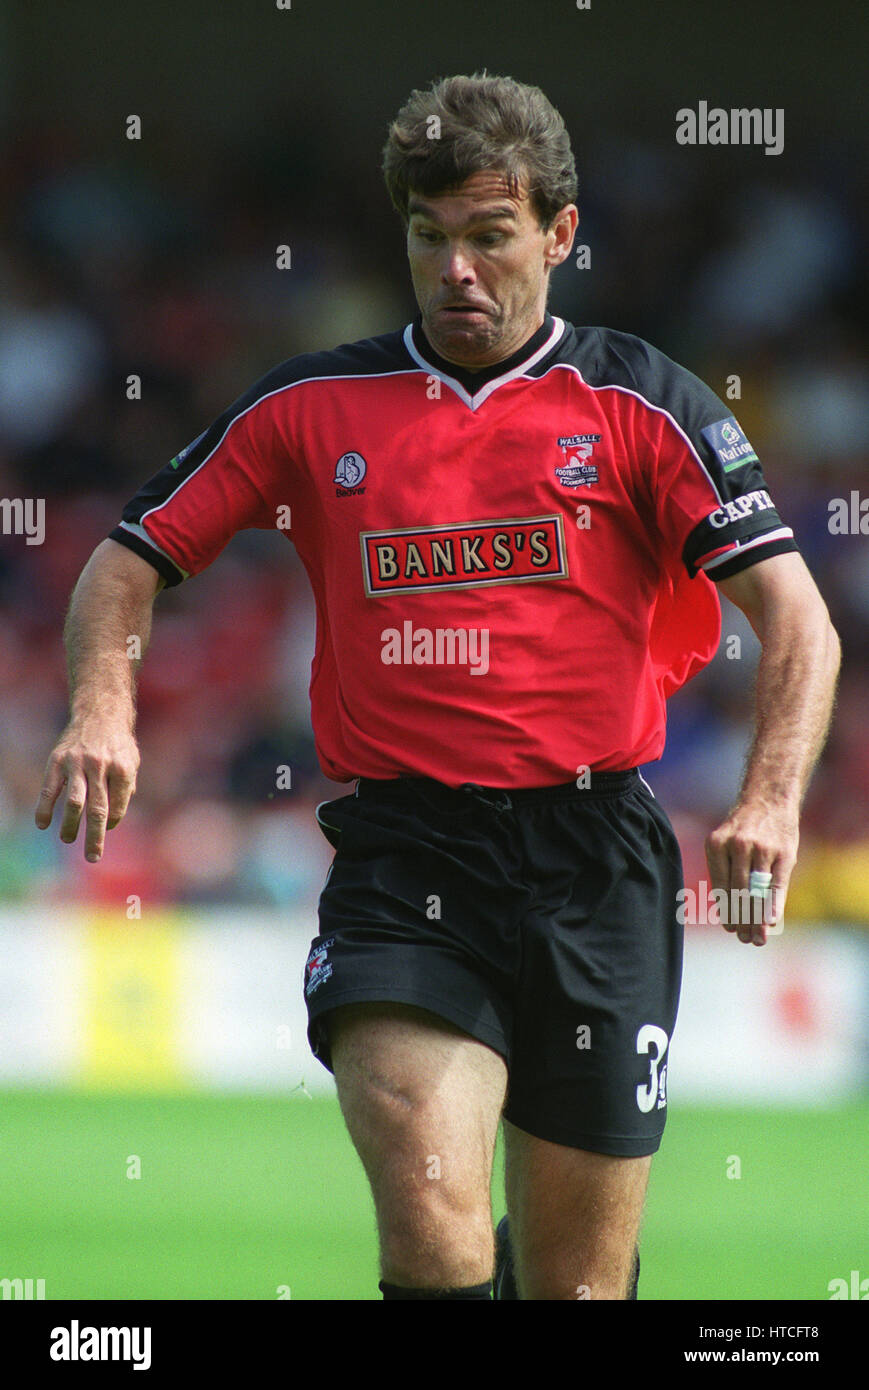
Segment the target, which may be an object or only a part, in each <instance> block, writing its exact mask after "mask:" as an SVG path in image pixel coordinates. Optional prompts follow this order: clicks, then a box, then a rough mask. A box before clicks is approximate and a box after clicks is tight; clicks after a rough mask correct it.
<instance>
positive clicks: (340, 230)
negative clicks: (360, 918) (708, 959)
mask: <svg viewBox="0 0 869 1390" xmlns="http://www.w3.org/2000/svg"><path fill="white" fill-rule="evenodd" d="M566 114H568V113H566ZM568 123H569V115H568ZM294 129H295V131H296V134H295V135H293V134H285V130H286V127H285V126H282V125H280V124H275V123H270V124H269V125H268V126H267V127H264V128H262V129H260V130H257V131H256V132H255V133H254V134H253V135H251V136H250V137H249V138H248V139H247V141H242V140H241V139H239V141H237V143H236V144H235V146H233V147H232V148H226V147H222V148H217V147H216V146H215V147H214V148H212V149H211V150H210V151H209V150H198V151H197V154H196V158H195V160H192V159H191V165H192V166H194V167H191V168H190V169H188V170H186V171H185V173H184V175H183V176H182V175H181V174H180V173H179V161H178V160H177V158H176V157H175V155H174V153H172V152H170V151H169V149H168V147H163V148H162V149H161V147H160V144H159V142H154V141H151V142H150V144H149V145H148V147H147V148H144V147H143V148H142V149H141V150H140V149H139V148H138V147H137V146H136V144H135V143H134V142H130V143H129V148H128V149H124V150H122V151H120V153H119V155H118V157H117V158H116V159H115V160H113V161H107V160H95V159H94V158H93V157H92V156H91V155H90V154H89V152H88V149H87V148H86V147H85V142H81V144H79V143H77V141H76V135H75V130H74V127H71V128H70V129H69V130H67V131H62V130H59V129H58V127H57V126H56V125H55V126H53V127H52V128H51V129H50V130H41V129H39V128H33V129H31V130H29V131H27V132H24V133H23V135H22V136H20V137H19V138H18V139H17V140H16V142H15V144H14V146H11V147H9V148H7V149H6V150H5V151H3V152H2V153H0V205H2V206H3V207H4V208H5V209H6V210H7V216H6V221H5V225H4V227H3V229H2V231H0V495H2V496H3V497H8V498H15V497H22V498H26V497H30V498H45V500H46V531H45V540H44V543H43V544H42V545H28V544H27V543H26V539H25V538H24V537H23V536H10V535H5V536H2V537H0V706H2V717H0V902H7V903H8V902H31V903H33V902H38V903H53V902H57V903H60V902H63V903H70V902H72V903H87V904H94V903H100V904H104V905H106V906H116V907H120V908H122V907H123V904H124V902H125V901H126V899H127V897H128V895H130V894H136V895H138V896H139V897H140V898H141V899H142V902H143V903H144V902H145V901H147V902H149V903H151V904H155V903H180V904H203V903H232V904H237V905H259V906H275V907H279V908H284V907H292V906H296V905H301V904H304V905H305V906H306V907H307V906H310V905H311V904H312V903H313V901H314V900H315V898H316V895H317V893H318V892H319V889H320V886H321V885H322V882H323V878H324V876H325V872H326V869H327V867H328V864H329V861H330V858H331V853H332V851H331V849H330V848H329V846H328V845H327V844H326V842H325V840H324V839H323V838H322V835H321V834H320V832H319V830H318V828H317V825H316V821H315V819H314V815H313V808H314V806H315V805H316V803H317V802H318V801H322V800H326V799H329V798H331V797H335V796H339V795H342V794H344V793H345V792H348V791H351V790H352V785H350V786H340V785H338V784H335V783H332V782H329V781H327V780H326V779H325V778H324V777H323V776H322V774H321V773H320V772H319V770H318V767H317V762H316V757H315V754H314V749H313V741H312V736H311V730H310V716H309V709H308V698H307V686H308V679H309V670H310V661H311V655H312V652H313V634H314V613H313V602H312V599H311V596H310V592H309V589H308V584H307V579H306V576H305V574H304V571H303V570H302V568H301V565H300V564H299V562H298V560H297V559H296V556H295V553H294V551H293V549H292V546H291V545H290V544H288V543H287V541H286V539H285V538H284V537H282V536H280V535H279V534H275V535H263V534H260V533H247V534H244V535H240V536H238V537H236V538H235V540H234V541H233V542H232V543H231V544H230V546H229V547H228V548H227V550H226V551H225V552H224V554H223V555H222V556H221V558H220V560H219V561H218V562H217V564H215V565H214V566H212V568H211V569H210V570H208V571H207V572H206V573H205V574H203V575H201V576H199V577H198V578H197V579H195V580H194V581H192V582H190V583H189V584H185V585H182V586H180V587H178V588H176V589H173V590H170V591H167V592H164V593H163V594H161V596H160V597H159V599H158V600H157V605H156V621H155V624H154V630H153V635H152V641H151V646H150V650H149V652H148V654H147V657H146V659H145V662H144V665H143V668H142V672H141V677H140V683H139V730H138V732H139V739H140V746H141V753H142V767H141V771H140V776H139V787H138V791H137V794H136V797H135V798H134V801H133V803H132V806H131V809H130V812H129V814H128V816H127V818H126V820H125V821H124V822H123V823H122V825H121V826H120V827H119V828H117V829H116V830H114V831H112V832H110V834H109V837H108V843H107V851H106V854H105V856H104V859H103V861H102V862H101V863H100V864H99V865H97V866H93V865H88V864H86V863H85V862H84V857H83V852H82V846H81V841H79V842H78V843H77V844H76V845H73V846H65V845H62V844H61V843H60V841H59V839H58V836H57V818H56V819H55V823H54V825H53V827H52V829H51V830H50V831H48V832H39V831H37V830H36V828H35V826H34V823H33V807H34V803H35V800H36V796H37V794H38V790H39V786H40V783H41V778H42V772H43V769H44V765H45V761H46V758H47V756H48V753H49V751H50V749H51V747H52V745H53V742H54V740H55V738H56V736H57V734H58V733H59V732H60V730H61V728H62V727H63V725H64V722H65V717H66V680H65V664H64V656H63V649H62V645H61V631H62V625H63V618H64V613H65V609H66V605H67V602H68V598H69V594H70V591H71V589H72V586H73V584H74V582H75V580H76V578H77V576H78V574H79V572H80V570H81V568H82V566H83V565H84V563H85V561H86V560H87V558H88V556H89V554H90V552H91V550H92V549H93V547H94V546H95V545H96V544H98V543H99V541H100V540H102V539H103V538H104V537H105V536H106V535H107V533H108V532H109V530H110V529H111V528H112V526H114V525H115V524H116V522H117V520H118V518H119V515H120V511H121V508H122V506H123V504H124V503H125V502H126V501H127V500H128V498H129V497H130V496H132V495H133V494H134V493H135V492H136V491H137V489H138V487H139V486H140V484H141V483H142V482H143V481H145V479H147V478H148V477H150V476H151V475H152V474H153V473H155V472H156V471H157V470H158V469H159V468H161V467H162V466H163V465H164V463H165V462H167V461H168V459H169V458H170V457H172V456H173V455H174V454H176V453H177V452H178V451H179V450H180V449H181V448H183V447H184V446H185V445H186V444H188V443H189V442H190V441H191V440H192V439H193V438H194V437H195V436H197V435H198V434H199V433H200V432H201V431H202V429H203V428H204V427H205V426H206V425H207V424H209V423H210V421H211V420H212V419H213V418H214V417H215V416H217V415H218V414H219V413H221V412H222V411H223V410H224V409H225V408H226V407H227V406H228V405H229V404H230V402H231V401H233V400H234V399H235V398H236V397H237V396H239V395H240V394H241V393H242V392H243V391H244V390H246V389H247V387H248V386H249V385H251V384H252V383H253V382H254V381H255V380H256V379H257V378H258V377H259V376H260V375H262V374H263V373H264V372H265V371H267V370H268V369H269V368H270V367H272V366H274V365H275V364H276V363H278V362H280V361H282V360H283V359H285V358H287V357H290V356H292V355H294V354H295V353H299V352H305V351H312V350H316V349H319V348H329V347H333V346H335V345H337V344H338V343H341V342H345V341H352V340H354V339H357V338H361V337H367V336H373V335H375V334H378V333H383V332H387V331H389V330H391V329H394V328H397V327H401V326H402V325H403V324H405V323H406V322H407V321H408V320H409V318H410V317H412V315H413V314H414V312H415V304H414V301H413V299H412V294H411V289H410V283H409V278H408V275H407V269H406V262H405V253H404V245H403V236H402V231H401V226H400V223H399V220H398V218H397V216H396V215H395V213H394V212H393V211H392V209H391V207H390V204H389V201H388V198H387V195H386V192H385V189H383V187H382V184H381V182H380V175H379V170H378V151H376V150H372V151H371V158H370V161H369V163H367V164H362V163H360V162H359V161H358V160H356V159H353V158H351V157H349V156H348V155H347V154H346V152H345V151H342V148H341V146H340V142H339V141H336V140H335V139H334V138H333V136H332V135H331V134H330V133H329V124H328V121H323V122H318V120H317V113H316V112H314V113H312V114H311V116H310V119H309V121H308V122H306V123H305V124H304V126H303V127H300V126H299V123H298V122H297V123H296V125H295V127H294ZM384 136H385V130H384ZM716 155H717V156H718V157H717V158H716V159H715V160H714V161H713V160H712V159H707V160H705V161H704V160H703V159H700V158H696V157H693V156H689V155H688V154H687V153H686V152H685V151H684V150H682V149H679V148H678V147H677V146H676V145H675V143H674V145H673V147H672V148H671V149H669V150H664V149H661V148H658V147H654V146H651V145H649V146H646V145H643V144H642V143H641V142H636V141H628V140H627V139H624V138H622V139H618V138H616V137H614V136H605V135H600V136H597V137H595V136H590V137H588V138H587V139H586V138H584V139H583V143H582V147H581V148H577V163H578V166H579V173H580V199H579V201H580V230H579V241H580V242H583V243H585V244H587V245H588V246H589V248H590V253H591V267H590V269H587V270H579V269H577V268H575V267H574V266H573V264H572V262H568V264H567V265H566V266H565V267H562V268H561V269H560V270H559V271H558V272H557V274H556V276H555V280H554V286H553V293H552V298H551V305H550V307H551V308H552V309H553V311H554V312H557V313H559V314H561V315H562V316H563V317H565V318H567V319H570V320H572V321H574V322H577V323H583V322H584V323H602V324H607V325H609V326H610V327H614V328H619V329H622V330H625V331H628V332H633V333H636V334H639V335H640V336H641V337H644V338H646V339H648V340H649V341H651V342H653V343H654V344H655V345H656V346H658V347H660V348H662V349H663V350H664V351H665V352H667V353H668V354H669V355H670V356H671V357H674V358H675V359H676V360H677V361H680V362H682V363H683V364H684V365H686V366H688V367H690V368H691V369H692V370H693V371H695V372H696V373H697V374H698V375H700V376H701V377H703V379H704V380H706V381H707V382H708V383H709V385H710V386H712V388H713V389H714V390H715V391H716V392H717V393H718V394H719V395H720V396H722V398H725V399H726V398H727V397H726V395H725V393H726V391H727V384H728V379H729V378H732V377H733V376H734V375H736V376H738V377H739V379H740V394H739V397H738V398H734V397H731V401H732V404H731V408H732V410H733V413H734V414H736V415H737V417H738V418H739V419H740V422H741V424H742V425H743V427H744V429H745V430H746V433H747V435H748V437H749V439H750V440H751V441H752V443H753V445H754V446H755V448H756V450H757V451H758V453H759V455H760V458H761V462H762V464H763V467H764V471H765V474H766V477H767V480H768V483H769V486H770V490H771V492H772V495H773V498H774V500H775V502H776V504H777V505H778V508H779V511H780V512H781V514H782V516H783V518H784V519H785V521H786V523H787V524H789V525H791V526H792V527H793V528H794V531H795V534H796V536H797V539H798V541H799V544H800V546H801V549H802V552H803V555H804V556H805V559H806V561H807V563H808V565H809V567H810V568H811V570H812V572H813V573H814V575H815V577H816V579H817V582H818V584H819V587H820V589H821V592H822V594H823V595H824V597H825V599H826V601H827V603H828V606H829V608H830V611H831V615H832V618H833V621H834V624H835V626H836V627H837V629H838V631H839V633H840V635H841V637H842V642H843V648H844V665H843V674H842V680H841V689H840V695H839V704H838V711H837V715H836V719H835V723H834V726H833V730H832V734H831V738H830V742H829V745H828V747H827V750H826V752H825V754H824V757H823V760H822V762H821V764H820V766H819V768H818V771H817V773H816V775H815V778H814V781H813V784H812V787H811V790H810V792H809V794H808V797H807V800H806V804H805V807H804V814H803V822H802V841H801V853H800V863H799V866H798V869H797V873H796V875H795V878H794V885H793V890H792V894H791V898H790V900H789V916H790V917H791V918H792V919H794V920H799V919H804V920H808V921H818V922H854V923H860V924H867V923H869V739H867V736H866V711H867V691H869V644H867V633H869V536H867V535H859V534H858V535H855V534H850V535H839V534H834V533H832V532H831V530H830V526H829V519H830V506H829V504H830V502H831V500H832V499H835V498H845V499H850V496H851V493H852V491H857V492H858V493H860V495H861V497H869V478H867V440H869V347H867V336H866V328H867V323H869V294H867V278H866V263H865V254H864V248H865V246H866V244H867V231H869V228H867V215H869V198H866V197H865V193H866V189H865V186H864V187H862V188H861V186H860V180H859V179H855V177H854V170H853V167H852V166H850V165H849V163H848V161H847V159H846V158H845V156H844V155H840V156H839V157H838V158H837V156H836V155H835V154H829V155H828V156H826V157H824V158H823V159H822V158H821V157H820V156H819V157H818V158H817V160H816V161H815V163H814V165H811V164H809V165H807V166H806V167H804V168H801V170H800V174H799V178H798V179H797V178H794V177H790V178H785V177H784V176H783V175H782V174H780V173H778V172H776V173H775V176H774V177H773V171H772V170H771V168H770V167H769V166H770V165H772V163H773V161H766V160H764V159H763V158H757V157H756V152H754V155H755V157H754V158H753V160H749V159H747V158H746V157H745V152H743V151H740V152H739V155H740V156H741V157H739V158H737V157H736V156H734V158H733V159H732V161H731V162H730V163H728V155H727V153H726V152H724V151H716ZM282 244H285V245H289V246H290V248H291V253H292V268H291V269H290V270H283V271H282V270H278V269H277V268H276V248H277V247H278V246H279V245H282ZM132 374H135V375H137V376H139V377H140V378H141V399H130V398H129V394H128V378H129V377H130V376H131V375H132ZM866 525H867V529H869V519H867V522H866ZM722 606H723V610H724V615H723V617H724V621H723V632H724V636H725V638H726V637H727V636H728V635H739V636H740V637H741V644H742V652H741V656H740V657H739V658H737V659H732V658H729V657H728V656H727V655H726V653H725V644H724V643H723V644H722V650H721V652H720V653H719V655H718V657H717V658H716V659H715V661H714V662H713V663H712V665H711V666H710V667H709V668H708V669H707V670H706V671H705V672H704V673H702V674H701V676H699V677H698V678H696V679H695V680H694V681H692V682H691V683H690V684H689V685H688V686H687V687H686V688H685V689H684V690H683V691H682V692H680V693H679V694H678V695H677V696H676V697H675V698H674V699H673V700H672V701H671V703H670V725H669V742H668V748H667V751H666V754H665V756H664V758H663V760H662V761H661V762H660V763H658V764H654V765H652V766H650V767H647V768H646V769H645V770H644V771H645V775H646V777H647V779H648V780H649V781H650V783H651V785H652V786H653V788H654V790H655V792H656V794H657V795H658V796H659V798H660V799H661V801H662V803H663V804H664V806H665V808H666V809H667V811H668V812H669V814H670V816H671V818H672V820H673V822H674V824H675V826H676V829H677V832H678V834H679V837H680V841H681V843H682V848H683V854H684V857H685V865H686V877H687V881H688V882H689V883H697V882H698V881H699V880H702V879H703V878H704V877H706V870H705V862H704V858H703V840H704V837H705V835H706V834H707V833H708V831H709V829H710V828H712V826H713V825H715V824H717V823H718V821H719V820H720V819H721V818H722V817H723V816H724V814H725V813H726V812H727V810H728V808H729V806H730V804H731V803H732V800H733V798H734V796H735V794H736V790H737V788H738V785H739V781H740V776H741V772H742V768H743V763H744V758H745V753H746V750H747V745H748V741H749V738H750V730H751V719H752V686H753V672H754V666H755V662H756V656H757V652H758V644H757V642H756V639H755V638H754V636H753V634H752V633H751V630H750V628H749V627H748V625H747V623H746V622H745V621H744V619H743V617H742V615H741V614H740V613H739V612H738V611H737V610H735V609H733V608H732V607H731V606H730V605H728V604H726V603H723V605H722ZM279 766H285V767H289V768H290V770H291V774H290V776H291V782H292V785H291V787H289V788H287V787H284V788H280V789H279V788H278V786H277V776H276V771H277V768H278V767H279ZM284 780H286V778H285V779H284Z"/></svg>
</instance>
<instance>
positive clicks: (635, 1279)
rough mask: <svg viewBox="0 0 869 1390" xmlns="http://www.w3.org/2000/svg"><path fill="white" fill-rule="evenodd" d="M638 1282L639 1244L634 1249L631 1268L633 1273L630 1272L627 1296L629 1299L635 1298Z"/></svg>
mask: <svg viewBox="0 0 869 1390" xmlns="http://www.w3.org/2000/svg"><path fill="white" fill-rule="evenodd" d="M639 1282H640V1248H639V1246H637V1248H636V1250H635V1251H634V1268H633V1273H632V1274H631V1287H630V1289H629V1290H628V1298H629V1299H636V1297H637V1285H638V1284H639Z"/></svg>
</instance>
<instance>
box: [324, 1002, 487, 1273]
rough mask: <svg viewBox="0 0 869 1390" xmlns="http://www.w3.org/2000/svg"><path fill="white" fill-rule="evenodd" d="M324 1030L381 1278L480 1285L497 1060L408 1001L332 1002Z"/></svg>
mask: <svg viewBox="0 0 869 1390" xmlns="http://www.w3.org/2000/svg"><path fill="white" fill-rule="evenodd" d="M326 1026H327V1027H328V1030H329V1041H330V1046H331V1051H332V1065H333V1068H334V1072H335V1081H336V1084H337V1087H338V1098H339V1100H340V1103H341V1109H342V1112H343V1115H344V1119H345V1122H346V1124H347V1128H348V1130H349V1132H350V1137H351V1139H352V1140H353V1143H354V1145H355V1147H356V1150H357V1152H358V1154H359V1156H360V1158H361V1160H362V1163H363V1165H364V1167H365V1171H366V1173H367V1175H368V1180H369V1182H370V1184H371V1191H372V1194H373V1197H374V1205H375V1210H376V1213H377V1226H378V1231H379V1236H380V1254H381V1268H382V1278H383V1279H384V1280H385V1281H386V1282H387V1283H390V1284H394V1285H398V1286H400V1287H403V1288H414V1289H415V1288H420V1289H424V1288H431V1289H435V1288H438V1289H452V1288H456V1289H459V1288H470V1287H473V1286H475V1285H479V1284H484V1283H486V1282H488V1280H490V1279H491V1278H492V1266H493V1260H494V1242H493V1233H492V1212H491V1200H490V1193H491V1174H492V1160H493V1155H494V1149H495V1138H496V1135H497V1130H498V1122H499V1119H500V1115H501V1109H502V1107H503V1104H504V1095H505V1091H506V1085H507V1068H506V1066H505V1064H504V1061H503V1059H502V1058H501V1057H500V1056H499V1054H498V1053H497V1052H495V1051H493V1050H492V1049H491V1048H489V1047H486V1046H485V1045H484V1044H483V1043H479V1042H477V1041H476V1040H475V1039H473V1038H471V1037H469V1036H468V1034H467V1033H464V1032H462V1031H461V1029H459V1028H456V1027H454V1025H453V1024H451V1023H448V1022H446V1020H444V1019H441V1018H439V1017H438V1016H437V1015H435V1014H431V1013H428V1012H427V1011H426V1010H424V1009H418V1008H415V1007H413V1006H411V1005H405V1004H381V1003H375V1004H349V1005H342V1006H339V1007H338V1008H336V1009H335V1010H333V1011H331V1012H330V1013H329V1014H328V1016H327V1025H326Z"/></svg>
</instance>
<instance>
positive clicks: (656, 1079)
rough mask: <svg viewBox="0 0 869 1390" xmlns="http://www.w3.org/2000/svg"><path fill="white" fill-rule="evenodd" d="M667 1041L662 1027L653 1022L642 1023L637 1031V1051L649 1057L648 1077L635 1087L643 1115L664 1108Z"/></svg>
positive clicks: (668, 1040)
mask: <svg viewBox="0 0 869 1390" xmlns="http://www.w3.org/2000/svg"><path fill="white" fill-rule="evenodd" d="M669 1042H670V1039H669V1038H668V1036H667V1034H666V1033H665V1032H664V1030H663V1028H659V1027H658V1026H657V1024H655V1023H644V1024H643V1026H642V1028H641V1029H640V1031H639V1032H638V1033H637V1053H638V1054H639V1055H640V1056H641V1057H642V1056H646V1057H648V1059H649V1079H648V1081H647V1082H646V1084H645V1085H644V1086H638V1087H637V1105H638V1106H639V1107H640V1110H641V1111H642V1113H643V1114H644V1115H648V1113H649V1111H650V1110H655V1109H658V1110H664V1109H665V1108H666V1105H667V1064H666V1062H664V1057H665V1055H666V1052H667V1046H668V1044H669ZM662 1063H663V1065H662Z"/></svg>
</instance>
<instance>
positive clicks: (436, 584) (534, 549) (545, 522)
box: [360, 516, 568, 598]
mask: <svg viewBox="0 0 869 1390" xmlns="http://www.w3.org/2000/svg"><path fill="white" fill-rule="evenodd" d="M360 541H361V545H362V573H363V578H364V582H365V592H366V594H367V595H368V596H369V598H374V597H377V596H378V595H380V594H395V593H397V594H408V593H420V592H426V591H431V590H432V589H467V588H470V587H474V586H477V585H481V584H518V583H523V582H524V581H525V580H530V579H566V578H567V576H568V569H567V556H566V552H565V546H564V525H563V519H562V518H561V517H560V516H532V517H518V518H515V517H514V518H512V519H510V520H504V521H478V522H473V521H472V522H466V523H461V524H459V525H452V526H420V527H407V528H402V529H401V530H397V531H365V532H363V533H362V534H361V535H360Z"/></svg>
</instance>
